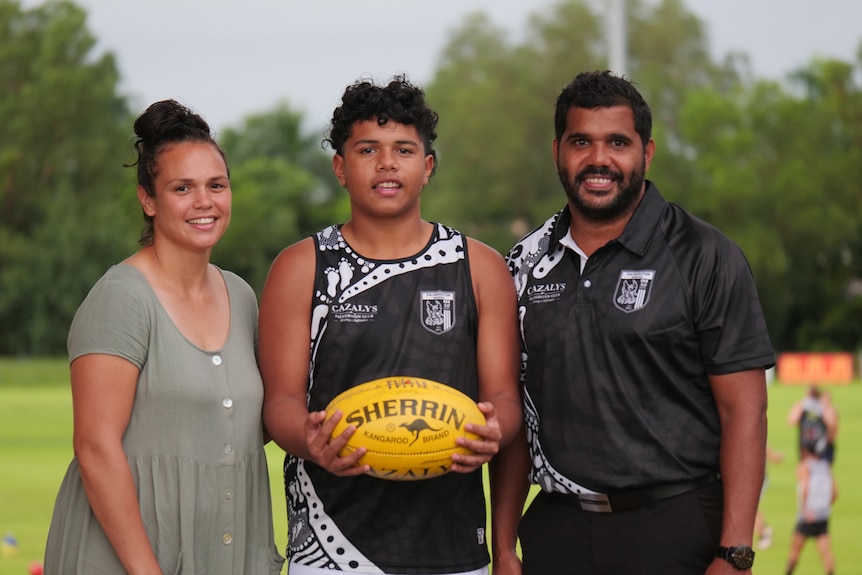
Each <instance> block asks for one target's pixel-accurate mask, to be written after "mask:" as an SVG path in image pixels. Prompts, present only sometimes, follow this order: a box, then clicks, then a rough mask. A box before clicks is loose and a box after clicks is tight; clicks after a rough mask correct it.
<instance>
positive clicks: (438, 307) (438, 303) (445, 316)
mask: <svg viewBox="0 0 862 575" xmlns="http://www.w3.org/2000/svg"><path fill="white" fill-rule="evenodd" d="M419 297H420V300H421V301H420V302H419V307H420V310H421V311H420V313H421V314H422V317H421V318H420V319H421V321H422V327H424V328H425V329H427V330H428V331H430V332H432V333H437V334H440V333H446V332H447V331H449V330H450V329H452V326H454V325H455V292H453V291H423V292H420V295H419Z"/></svg>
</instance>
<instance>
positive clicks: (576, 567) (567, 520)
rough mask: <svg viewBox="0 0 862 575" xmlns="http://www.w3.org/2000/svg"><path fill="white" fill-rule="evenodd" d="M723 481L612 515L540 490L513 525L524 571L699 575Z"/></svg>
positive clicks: (707, 558)
mask: <svg viewBox="0 0 862 575" xmlns="http://www.w3.org/2000/svg"><path fill="white" fill-rule="evenodd" d="M722 502H723V494H722V483H721V481H716V482H714V483H712V484H710V485H707V486H706V487H702V488H700V489H696V490H694V491H690V492H688V493H684V494H682V495H679V496H676V497H671V498H668V499H663V500H659V501H656V502H655V503H654V504H653V505H652V506H650V507H643V508H639V509H632V510H628V511H622V512H617V513H594V512H591V511H584V510H583V509H581V508H580V506H579V505H578V504H577V502H576V500H575V503H574V504H572V503H569V502H565V501H563V502H561V499H560V498H559V497H555V496H553V495H548V494H546V493H544V492H542V493H540V494H539V495H538V496H536V498H535V499H534V500H533V502H532V504H531V505H530V507H529V509H527V512H526V513H525V514H524V517H523V518H522V519H521V523H520V525H519V527H518V535H519V537H520V540H521V550H522V551H523V560H524V561H523V574H524V575H550V574H553V575H566V574H577V575H617V574H619V573H625V574H626V575H654V574H655V573H674V574H675V575H703V573H704V571H706V568H707V567H708V566H709V564H710V563H712V561H713V559H714V558H715V548H716V546H717V545H718V543H719V539H720V536H721V520H722Z"/></svg>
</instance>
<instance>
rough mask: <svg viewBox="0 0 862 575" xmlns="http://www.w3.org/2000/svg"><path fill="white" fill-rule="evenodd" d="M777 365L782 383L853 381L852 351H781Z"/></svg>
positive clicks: (838, 382) (839, 382) (804, 383)
mask: <svg viewBox="0 0 862 575" xmlns="http://www.w3.org/2000/svg"><path fill="white" fill-rule="evenodd" d="M777 367H778V380H779V381H780V382H781V383H782V384H791V385H792V384H803V385H809V384H812V383H837V384H848V383H850V382H851V381H853V354H852V353H781V354H779V355H778V366H777Z"/></svg>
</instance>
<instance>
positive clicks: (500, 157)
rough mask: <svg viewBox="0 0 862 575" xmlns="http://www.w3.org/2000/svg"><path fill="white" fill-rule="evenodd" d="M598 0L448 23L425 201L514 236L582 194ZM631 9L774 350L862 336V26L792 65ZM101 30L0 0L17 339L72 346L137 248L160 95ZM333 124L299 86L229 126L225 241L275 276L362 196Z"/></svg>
mask: <svg viewBox="0 0 862 575" xmlns="http://www.w3.org/2000/svg"><path fill="white" fill-rule="evenodd" d="M599 6H600V3H597V2H594V1H590V0H560V2H559V3H558V4H556V5H555V6H554V7H553V9H552V10H550V11H548V12H546V13H542V14H536V15H534V16H533V17H532V18H531V19H530V22H529V24H528V32H527V34H526V36H525V37H524V38H523V39H522V40H521V41H520V42H518V43H515V42H512V41H511V40H510V39H509V38H508V36H507V34H506V32H505V31H504V30H503V29H501V28H499V27H497V26H496V25H495V24H494V23H493V22H492V21H490V20H489V18H488V17H487V16H486V15H484V14H482V13H476V14H474V15H472V16H471V17H469V18H468V19H467V20H465V21H464V22H463V24H462V25H461V26H460V27H458V28H457V29H455V30H452V31H451V32H450V37H449V40H448V43H447V45H446V46H445V47H444V49H443V51H442V53H441V55H440V59H439V62H438V65H437V70H436V73H435V76H434V78H433V80H432V81H431V82H429V83H427V84H426V85H425V88H426V91H427V94H428V99H429V101H430V103H431V105H432V106H433V107H434V108H435V109H436V110H437V111H438V112H439V113H440V125H439V130H438V133H439V134H440V136H439V138H438V141H437V149H438V153H439V159H440V169H439V171H438V172H437V174H436V175H435V176H434V178H432V180H431V184H430V185H429V186H428V188H427V189H426V191H425V195H424V199H423V210H424V214H425V216H426V217H427V218H428V219H433V220H440V221H444V222H446V223H448V224H451V225H454V226H456V227H458V228H460V229H462V230H463V231H465V232H466V233H468V234H470V235H473V236H475V237H477V238H479V239H481V240H483V241H485V242H487V243H489V244H491V245H492V246H494V247H495V248H497V249H498V250H500V251H501V252H504V253H505V251H506V250H507V249H508V248H509V247H510V246H511V245H512V244H513V243H514V242H515V241H516V240H517V239H518V237H520V236H521V235H522V234H524V233H526V232H527V231H529V230H530V229H531V228H532V227H534V226H536V225H538V224H539V223H541V222H542V221H543V220H544V219H545V218H546V217H547V216H548V215H550V214H551V213H552V212H554V211H556V210H558V209H560V208H561V207H562V206H563V205H564V201H565V197H564V194H563V192H562V189H561V188H560V184H559V181H558V178H557V174H556V172H555V169H554V167H553V161H552V156H551V140H552V138H553V110H554V104H555V99H556V96H557V94H558V93H559V91H560V90H561V89H562V87H563V86H564V85H565V84H567V83H568V82H569V81H570V80H571V78H572V77H573V76H574V75H575V74H576V73H577V72H579V71H582V70H589V69H598V68H604V67H606V66H607V57H608V54H607V47H606V44H605V41H604V38H603V30H604V26H603V20H602V13H601V12H600V11H599V10H598V9H597V8H598V7H599ZM627 19H628V23H627V30H628V36H629V38H628V40H629V67H630V68H629V73H628V76H629V77H630V78H631V79H632V80H634V81H635V82H636V83H637V85H638V86H639V88H640V89H641V91H642V92H643V94H644V96H645V97H646V99H647V101H648V102H649V103H650V105H651V107H652V109H653V115H654V137H655V139H656V144H657V153H656V157H655V160H654V162H653V165H652V167H651V169H650V172H649V174H648V177H649V178H650V179H652V180H654V181H655V182H656V183H657V184H658V186H659V188H660V189H661V191H662V193H663V194H664V195H665V197H666V198H668V199H669V200H671V201H675V202H677V203H680V204H681V205H683V206H684V207H686V208H687V209H689V210H690V211H692V212H694V213H695V214H697V215H699V216H701V217H702V218H704V219H705V220H707V221H709V222H711V223H712V224H714V225H716V226H717V227H719V228H721V229H722V230H724V231H725V232H726V233H727V234H728V235H729V236H730V237H731V238H733V239H734V240H735V241H736V242H737V243H739V244H740V245H741V246H742V248H743V249H744V250H745V252H746V254H747V256H748V258H749V261H750V262H751V266H752V269H753V270H754V274H755V277H756V279H757V283H758V287H759V290H760V294H761V299H762V302H763V305H764V308H765V311H766V315H767V321H768V324H769V329H770V333H771V334H772V338H773V342H774V344H775V346H776V349H777V350H780V351H784V350H836V351H856V350H859V349H860V348H862V321H860V318H862V229H860V228H862V218H860V217H859V214H860V212H862V89H860V86H859V78H860V75H862V44H860V49H859V52H858V54H857V57H856V61H855V62H852V63H848V62H841V61H835V60H814V61H812V62H811V63H810V64H808V65H807V67H805V68H803V69H800V70H798V71H797V72H795V73H794V74H792V75H791V76H790V77H788V78H786V79H785V80H783V81H781V82H778V81H774V80H765V79H759V78H756V77H755V76H754V75H753V73H752V72H751V70H750V67H749V65H748V61H747V59H746V56H745V55H744V54H729V55H726V56H724V57H723V59H722V60H721V61H714V60H713V59H712V57H711V56H710V53H709V45H708V43H707V37H706V30H705V25H704V23H703V22H701V21H700V20H699V19H698V18H697V17H696V16H695V15H694V14H693V13H691V12H690V11H689V10H688V9H687V8H686V6H685V4H684V2H683V1H682V0H651V1H647V0H629V13H628V16H627ZM95 44H96V39H95V38H94V37H93V36H92V34H91V33H90V32H89V31H88V29H87V22H86V13H85V12H84V11H83V10H82V9H81V8H79V7H77V6H76V5H75V4H73V3H71V2H49V3H46V4H44V5H42V6H39V7H36V8H33V9H30V10H24V9H23V8H22V7H21V6H20V5H19V3H18V2H17V1H16V0H0V326H2V327H0V355H36V354H60V353H63V351H64V349H65V347H64V346H65V338H66V331H67V329H68V325H69V322H70V320H71V317H72V315H73V314H74V312H75V309H76V308H77V306H78V304H79V303H80V301H81V300H82V299H83V297H84V296H85V295H86V293H87V291H88V290H89V288H90V287H91V286H92V284H93V283H94V282H95V281H96V280H97V279H98V278H99V276H101V274H102V273H104V271H105V270H106V269H107V268H108V267H109V266H110V265H112V264H115V263H117V262H118V261H120V260H122V259H124V258H125V257H127V256H128V255H129V254H131V253H132V252H133V251H134V250H135V249H136V244H135V242H136V240H137V232H138V230H139V229H140V226H141V217H140V207H139V206H138V204H137V201H136V199H135V193H134V187H135V177H134V169H132V168H128V169H123V168H122V166H123V164H124V163H130V162H132V161H134V159H135V158H134V154H133V150H132V147H131V141H132V139H131V138H132V134H131V125H132V122H133V120H134V117H135V116H136V115H137V114H138V113H140V111H141V110H131V109H130V108H129V103H128V102H127V101H126V100H125V98H124V97H122V96H121V95H120V93H119V91H118V84H119V72H118V70H117V66H116V62H115V60H114V57H113V55H112V54H111V53H105V54H96V53H95V52H94V46H95ZM381 80H385V79H381ZM198 111H199V112H200V113H201V114H202V115H203V116H204V117H206V110H198ZM323 135H324V133H323V129H322V128H321V129H319V130H316V131H314V132H313V133H307V132H305V131H304V130H303V117H302V114H301V113H298V112H296V111H294V110H292V109H291V108H290V107H289V106H288V105H286V104H283V105H280V106H278V107H276V108H275V109H273V110H271V111H269V112H267V113H263V114H259V115H254V116H249V117H247V118H246V119H245V120H244V121H243V122H242V123H241V125H239V126H237V127H232V128H229V129H227V130H224V131H223V133H222V134H220V136H219V140H220V142H221V143H222V145H223V146H224V148H225V151H226V153H227V155H228V159H229V162H230V167H231V180H232V188H233V190H234V207H233V219H232V223H231V227H230V229H229V230H228V233H227V234H226V236H225V238H224V239H223V240H222V242H221V243H220V244H219V245H218V246H217V248H216V251H215V253H214V255H213V259H214V261H215V262H216V263H217V264H219V265H220V266H222V267H224V268H227V269H231V270H234V271H236V272H237V273H239V274H241V275H242V276H243V277H245V278H246V279H247V280H248V281H249V282H250V283H251V284H252V285H253V286H254V287H255V288H256V289H257V290H260V288H261V287H262V285H263V281H264V279H265V277H266V273H267V271H268V268H269V264H270V263H271V261H272V259H273V258H274V257H275V256H276V254H277V253H278V251H279V250H280V249H282V248H283V247H284V246H286V245H288V244H290V243H292V242H294V241H296V240H298V239H300V238H302V237H304V236H306V235H308V234H309V233H311V232H313V231H315V230H317V229H319V228H320V227H322V226H324V225H326V224H328V223H332V222H338V221H344V219H345V218H346V217H347V215H348V213H349V211H348V205H347V197H346V194H345V193H343V191H342V190H340V189H339V187H338V185H337V182H336V181H335V179H334V177H333V176H332V175H331V169H330V155H331V153H330V152H329V151H325V150H323V149H322V148H321V146H320V142H321V140H322V138H323Z"/></svg>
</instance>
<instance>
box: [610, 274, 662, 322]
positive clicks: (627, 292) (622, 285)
mask: <svg viewBox="0 0 862 575" xmlns="http://www.w3.org/2000/svg"><path fill="white" fill-rule="evenodd" d="M654 279H655V270H622V271H620V279H619V280H617V289H616V290H614V305H615V306H617V308H619V309H621V310H622V311H624V312H626V313H631V312H633V311H637V310H639V309H641V308H642V307H644V306H645V305H646V304H647V302H649V294H650V291H651V290H652V284H653V280H654Z"/></svg>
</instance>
